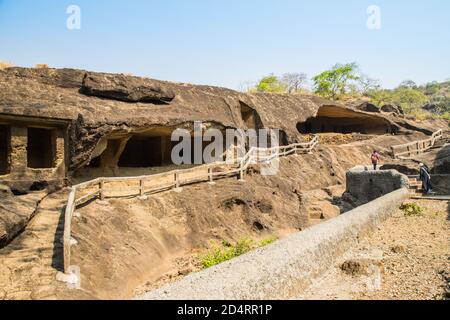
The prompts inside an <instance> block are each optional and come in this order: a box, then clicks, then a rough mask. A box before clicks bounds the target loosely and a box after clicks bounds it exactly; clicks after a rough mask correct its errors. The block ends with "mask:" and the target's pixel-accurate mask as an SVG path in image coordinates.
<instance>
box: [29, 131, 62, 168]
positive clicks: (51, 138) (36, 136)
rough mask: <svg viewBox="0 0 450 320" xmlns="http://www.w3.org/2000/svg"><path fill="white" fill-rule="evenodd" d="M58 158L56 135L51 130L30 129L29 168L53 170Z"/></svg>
mask: <svg viewBox="0 0 450 320" xmlns="http://www.w3.org/2000/svg"><path fill="white" fill-rule="evenodd" d="M55 158H56V134H55V131H54V130H51V129H41V128H28V145H27V163H28V167H29V168H34V169H45V168H53V167H54V165H55Z"/></svg>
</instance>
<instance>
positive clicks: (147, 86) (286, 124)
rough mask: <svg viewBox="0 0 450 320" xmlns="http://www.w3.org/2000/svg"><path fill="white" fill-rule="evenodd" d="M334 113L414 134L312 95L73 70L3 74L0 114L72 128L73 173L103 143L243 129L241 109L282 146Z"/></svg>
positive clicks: (376, 116) (394, 121)
mask: <svg viewBox="0 0 450 320" xmlns="http://www.w3.org/2000/svg"><path fill="white" fill-rule="evenodd" d="M333 106H334V107H337V108H338V109H339V110H341V111H342V110H346V109H349V110H350V109H351V112H350V111H348V112H347V113H346V114H350V115H354V116H355V117H357V118H358V119H360V120H361V119H365V120H367V121H369V120H371V119H372V120H374V121H376V122H377V123H382V124H387V125H388V126H389V127H392V128H397V129H395V130H394V131H396V132H397V131H401V130H400V129H401V127H406V126H407V129H408V130H413V128H414V125H411V124H409V123H408V124H406V123H405V121H406V120H404V119H401V120H399V119H398V118H395V117H390V115H387V114H381V113H377V114H374V112H372V111H375V109H373V106H370V104H367V103H366V107H364V108H363V109H360V110H357V109H354V108H353V107H351V106H350V108H348V107H347V106H346V105H344V104H341V103H339V102H333V101H329V100H325V99H322V98H319V97H315V96H309V95H289V94H266V93H255V94H250V93H241V92H236V91H233V90H229V89H225V88H217V87H211V86H196V85H191V84H178V83H170V82H165V81H157V80H152V79H147V78H139V77H133V76H125V75H121V74H118V75H113V74H104V73H94V72H86V71H83V70H72V69H50V68H47V69H26V68H10V69H6V70H2V71H0V113H2V114H4V115H8V116H10V117H22V116H27V117H38V118H39V119H52V120H55V121H56V120H57V121H59V122H62V123H66V124H67V125H68V127H69V130H68V131H69V141H68V144H67V145H68V147H69V159H68V160H69V161H68V163H69V168H68V169H69V171H75V170H77V169H79V168H80V167H82V166H84V165H86V164H87V163H89V161H90V160H91V156H92V155H93V154H94V153H95V149H96V146H97V145H98V144H100V142H101V140H102V139H108V138H109V137H111V136H115V137H117V136H119V137H120V136H122V137H123V136H126V135H130V134H133V133H139V132H145V131H146V130H147V131H148V130H152V129H158V130H159V129H161V128H165V129H167V130H173V129H175V128H186V129H190V130H192V128H193V122H194V121H202V122H203V123H204V124H205V126H206V127H214V128H217V129H220V130H224V129H226V128H246V127H247V124H246V123H245V121H244V119H243V115H242V112H243V111H242V110H253V112H254V113H255V118H256V119H258V121H257V122H258V123H257V124H258V126H260V127H263V128H276V129H280V130H281V132H282V141H283V142H284V143H292V142H298V141H303V140H304V139H303V137H302V135H301V134H300V132H299V129H298V124H299V123H303V122H305V121H306V120H307V119H310V118H314V117H315V116H316V115H317V114H318V112H319V110H320V109H321V108H322V107H327V108H328V109H329V108H330V107H333ZM362 110H367V111H371V112H366V111H362ZM377 110H378V109H377ZM341 111H340V113H342V112H341ZM355 112H356V113H355ZM337 121H338V120H337ZM399 121H400V122H399ZM397 122H398V123H397ZM430 131H432V130H428V131H427V132H430Z"/></svg>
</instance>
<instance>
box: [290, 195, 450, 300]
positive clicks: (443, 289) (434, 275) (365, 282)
mask: <svg viewBox="0 0 450 320" xmlns="http://www.w3.org/2000/svg"><path fill="white" fill-rule="evenodd" d="M416 203H417V204H418V205H420V206H421V207H422V208H424V209H425V210H424V213H423V215H420V216H405V215H404V213H403V212H402V211H401V210H398V211H397V213H396V214H395V215H394V216H393V217H392V218H390V219H389V220H388V221H386V222H385V223H384V224H383V225H381V226H380V227H379V228H378V230H377V231H376V232H375V233H373V234H372V235H371V236H370V237H368V238H366V239H364V240H363V241H361V242H360V244H359V246H358V247H357V248H354V249H353V250H351V251H350V252H349V253H347V254H346V255H345V256H344V257H343V259H341V261H340V262H339V263H338V264H337V265H336V266H334V267H333V268H332V269H331V270H329V272H327V273H326V274H325V275H324V276H323V277H321V278H319V279H317V280H316V281H315V282H314V283H313V285H312V286H311V287H310V288H309V290H308V292H306V293H305V294H304V295H303V296H301V297H299V298H300V299H337V300H339V299H360V300H442V299H448V298H449V297H450V296H449V295H450V290H449V289H450V282H449V276H450V264H449V253H450V241H449V240H450V233H449V229H450V228H449V227H450V221H449V217H450V211H449V210H450V203H449V202H445V201H425V200H420V201H417V202H416Z"/></svg>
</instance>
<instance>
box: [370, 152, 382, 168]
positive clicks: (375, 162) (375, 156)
mask: <svg viewBox="0 0 450 320" xmlns="http://www.w3.org/2000/svg"><path fill="white" fill-rule="evenodd" d="M380 158H381V156H380V154H379V153H378V151H374V152H373V153H372V157H371V160H372V164H373V170H377V165H378V161H380Z"/></svg>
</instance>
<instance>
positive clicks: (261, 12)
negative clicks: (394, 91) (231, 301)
mask: <svg viewBox="0 0 450 320" xmlns="http://www.w3.org/2000/svg"><path fill="white" fill-rule="evenodd" d="M71 4H75V5H79V7H80V8H81V30H72V31H70V30H68V29H67V28H66V20H67V18H68V14H66V9H67V7H68V6H69V5H71ZM369 5H378V6H379V7H380V8H381V13H382V16H381V19H382V20H381V22H382V28H381V30H369V29H368V28H367V26H366V21H367V19H368V14H367V13H366V10H367V7H368V6H369ZM449 15H450V1H448V0H426V1H425V0H422V1H419V0H370V1H366V0H342V1H336V0H315V1H313V0H310V1H306V0H305V1H301V0H278V1H275V0H220V1H219V0H164V1H162V0H128V1H124V0H69V1H66V0H57V1H55V0H39V1H36V0H0V60H7V61H11V62H13V63H14V64H16V65H19V66H33V65H35V64H37V63H47V64H48V65H50V66H51V67H73V68H83V69H87V70H95V71H104V72H124V73H133V74H135V75H140V76H148V77H152V78H156V79H163V80H172V81H181V82H191V83H198V84H211V85H219V86H225V87H230V88H235V89H237V88H239V86H240V83H242V82H245V81H255V80H257V79H259V78H260V77H262V76H264V75H267V74H269V73H275V74H282V73H284V72H305V73H307V74H308V75H309V76H313V75H315V74H317V73H318V72H320V71H323V70H325V69H327V68H329V67H330V66H332V65H334V64H335V63H337V62H341V63H345V62H353V61H356V62H358V63H359V64H360V66H361V68H362V70H363V71H364V72H365V73H366V74H368V75H370V76H372V77H374V78H377V79H380V80H381V82H382V84H383V85H385V86H387V87H393V86H396V85H397V84H398V83H399V82H401V81H402V80H405V79H412V80H414V81H416V82H418V83H424V82H427V81H432V80H436V81H443V80H445V79H448V78H450V19H449Z"/></svg>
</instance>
